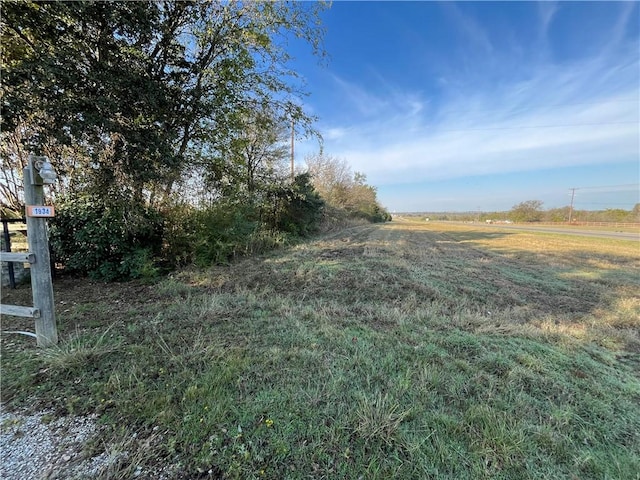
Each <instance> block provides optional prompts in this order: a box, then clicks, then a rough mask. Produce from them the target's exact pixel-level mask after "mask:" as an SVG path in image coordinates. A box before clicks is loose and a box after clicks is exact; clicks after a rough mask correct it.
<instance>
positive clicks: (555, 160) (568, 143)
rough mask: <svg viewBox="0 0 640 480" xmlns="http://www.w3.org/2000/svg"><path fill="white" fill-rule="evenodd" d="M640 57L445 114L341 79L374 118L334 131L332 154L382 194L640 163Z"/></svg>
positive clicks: (470, 93)
mask: <svg viewBox="0 0 640 480" xmlns="http://www.w3.org/2000/svg"><path fill="white" fill-rule="evenodd" d="M549 18H551V17H549ZM637 48H638V44H637V43H635V45H631V46H627V47H626V48H619V49H618V52H619V53H620V54H619V55H618V57H617V58H616V57H615V56H609V55H607V56H597V57H594V58H591V59H588V60H585V61H582V62H580V63H572V64H568V63H567V64H563V65H553V64H540V65H538V66H537V68H535V69H529V71H533V72H534V73H533V74H530V75H529V76H528V77H525V78H521V79H519V80H515V81H512V82H510V83H508V82H504V83H502V84H500V85H495V86H492V87H490V88H485V89H482V88H480V87H479V86H477V87H476V88H474V89H465V90H463V91H457V92H450V94H449V96H447V97H445V100H444V101H443V103H442V104H441V105H440V106H439V107H438V109H437V110H434V109H433V108H425V106H426V105H429V100H430V99H428V98H423V97H422V96H421V95H420V94H419V93H416V92H413V91H412V92H404V93H403V92H402V91H401V90H400V89H399V88H396V89H394V92H393V93H391V94H389V95H388V96H387V97H386V98H381V97H380V96H379V94H375V93H372V92H369V91H367V90H365V89H364V88H363V87H361V86H357V87H356V86H354V85H352V84H349V83H347V82H344V81H342V80H340V79H339V78H338V77H336V81H337V82H339V83H340V84H342V85H343V87H344V88H345V91H346V92H347V93H349V94H350V97H349V98H350V99H351V101H353V102H354V104H355V105H356V106H357V107H358V108H359V111H360V112H361V113H362V114H366V117H365V118H364V120H363V122H362V123H358V124H353V125H350V124H340V123H338V124H334V125H331V126H330V127H329V128H327V129H326V134H325V140H326V143H325V151H327V153H330V154H334V155H336V156H339V157H341V158H345V159H347V161H348V162H349V163H350V164H351V165H352V167H353V169H354V170H356V171H363V172H365V173H367V175H368V177H369V180H370V181H371V182H372V183H373V184H376V185H385V184H394V183H409V182H419V181H427V180H435V179H447V178H457V177H464V176H468V175H473V174H496V173H505V172H514V171H529V170H535V169H541V168H550V167H562V166H575V165H590V164H602V163H606V162H608V161H630V160H633V159H634V158H636V159H637V158H638V156H639V155H640V152H639V144H640V131H639V125H638V121H639V117H640V114H639V107H638V105H639V103H638V93H639V92H638V82H639V78H638V56H637ZM607 50H608V49H607ZM634 52H635V53H634ZM514 76H515V75H514ZM374 113H375V115H374Z"/></svg>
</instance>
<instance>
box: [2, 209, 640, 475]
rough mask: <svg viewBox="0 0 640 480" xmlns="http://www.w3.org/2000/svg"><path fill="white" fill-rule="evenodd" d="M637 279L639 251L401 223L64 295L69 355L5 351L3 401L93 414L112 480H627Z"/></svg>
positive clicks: (63, 288)
mask: <svg viewBox="0 0 640 480" xmlns="http://www.w3.org/2000/svg"><path fill="white" fill-rule="evenodd" d="M639 266H640V265H638V254H637V243H636V242H632V241H623V240H607V239H598V238H587V237H577V236H568V235H549V234H542V233H536V232H515V231H508V230H504V231H502V230H499V229H493V230H492V231H491V232H485V231H480V230H474V229H473V228H472V227H470V226H465V225H448V224H442V223H440V224H438V223H435V224H430V223H425V222H424V221H421V222H413V223H412V222H401V221H395V222H392V223H386V224H383V225H370V226H361V227H356V228H352V229H347V230H343V231H341V232H339V233H334V234H331V235H329V236H326V237H322V238H319V239H316V240H314V241H309V242H307V243H303V244H298V245H296V246H293V247H289V248H286V249H280V250H278V251H277V252H270V253H268V254H265V255H262V256H258V257H254V258H247V259H242V260H240V261H237V262H233V263H231V264H230V265H228V266H219V267H214V268H210V269H207V270H186V271H182V272H180V273H177V274H174V275H173V276H172V277H168V278H163V279H161V280H158V281H157V283H153V284H148V283H140V282H129V283H125V284H107V285H105V284H90V283H88V282H86V281H77V280H74V279H69V278H66V279H65V278H63V279H61V280H59V281H57V282H56V285H55V292H56V304H57V305H59V309H58V319H59V322H60V335H61V338H62V339H64V340H63V342H62V344H61V346H60V348H59V349H55V350H51V351H47V354H46V355H45V354H43V352H40V351H37V350H36V349H35V347H34V346H33V345H32V344H31V343H30V342H31V339H27V338H23V337H22V336H15V335H7V334H4V333H3V334H2V336H1V337H0V338H1V340H2V358H3V378H2V383H3V385H2V401H3V405H6V406H7V407H8V408H12V407H17V406H20V407H23V406H25V405H29V406H31V408H52V409H53V410H54V413H55V414H56V415H62V414H85V413H93V412H96V413H98V414H99V416H100V422H101V424H102V425H103V428H104V429H103V430H101V431H100V432H99V437H98V438H96V439H95V441H94V442H92V443H90V444H88V445H87V446H86V449H87V452H86V453H87V454H97V453H99V452H101V451H103V450H104V449H105V448H106V449H107V450H108V451H109V452H120V454H119V455H116V454H114V455H113V456H111V457H110V458H111V459H112V461H111V464H110V465H109V466H108V468H105V470H104V471H103V472H101V473H100V474H99V475H98V476H97V477H98V478H103V479H104V478H130V476H131V474H132V472H133V471H136V474H137V475H138V476H137V478H149V479H151V478H159V476H160V472H162V474H163V475H166V476H168V477H169V478H229V479H230V478H242V479H248V478H274V479H276V478H289V479H298V478H300V479H302V478H345V479H347V478H349V479H351V478H361V477H362V478H405V479H425V478H434V479H436V478H437V479H447V478H450V479H465V478H467V479H478V478H504V479H522V478H539V479H556V478H574V477H575V478H581V479H585V480H586V479H602V478H615V479H621V480H627V479H629V480H633V479H637V473H638V471H640V455H639V454H638V452H640V435H639V432H640V411H639V410H638V400H639V398H640V376H638V372H639V371H640V356H639V354H638V352H639V351H640V338H639V337H638V331H639V329H638V327H639V324H638V318H640V298H639V297H638V278H637V269H638V267H639ZM3 296H4V298H3V303H4V302H9V303H20V301H21V299H24V300H25V301H26V302H28V300H29V298H30V292H29V290H28V288H22V289H19V290H15V291H3ZM24 325H25V323H24V322H23V321H21V320H18V319H14V318H9V317H6V318H3V330H23V329H24V328H25V327H24ZM134 434H135V435H134ZM105 445H106V446H105ZM138 467H139V469H138ZM61 476H64V472H61Z"/></svg>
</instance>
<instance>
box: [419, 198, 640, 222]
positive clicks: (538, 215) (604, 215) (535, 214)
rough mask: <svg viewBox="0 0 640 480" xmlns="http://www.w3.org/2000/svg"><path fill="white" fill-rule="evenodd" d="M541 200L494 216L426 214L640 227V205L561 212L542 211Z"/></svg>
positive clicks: (437, 217)
mask: <svg viewBox="0 0 640 480" xmlns="http://www.w3.org/2000/svg"><path fill="white" fill-rule="evenodd" d="M543 205H544V204H543V202H542V201H541V200H526V201H524V202H520V203H518V204H516V205H514V206H513V207H512V208H511V210H506V211H493V212H480V211H475V212H435V213H428V214H427V213H424V214H421V216H425V215H426V216H428V217H429V218H430V219H432V220H445V221H446V220H452V221H481V222H485V221H505V220H508V221H512V222H557V223H563V222H564V223H568V222H569V219H570V218H571V222H572V223H573V222H617V223H640V203H637V204H636V205H635V206H634V207H633V208H632V209H630V210H625V209H622V208H607V209H603V210H583V209H576V208H571V207H570V206H569V205H567V206H566V207H560V208H549V209H544V208H543Z"/></svg>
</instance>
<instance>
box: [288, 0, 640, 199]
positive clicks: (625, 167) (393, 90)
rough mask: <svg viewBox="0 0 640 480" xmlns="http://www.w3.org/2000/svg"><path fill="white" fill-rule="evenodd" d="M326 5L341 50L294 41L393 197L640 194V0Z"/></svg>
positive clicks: (331, 37)
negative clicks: (324, 58)
mask: <svg viewBox="0 0 640 480" xmlns="http://www.w3.org/2000/svg"><path fill="white" fill-rule="evenodd" d="M323 21H324V25H325V26H326V28H327V33H326V37H325V48H326V50H327V52H328V54H329V60H328V62H326V64H325V65H320V64H318V61H317V59H314V58H312V57H311V55H310V53H309V52H308V51H307V50H308V49H307V50H305V49H302V48H298V46H297V45H294V50H293V52H292V53H293V55H294V56H295V57H296V60H295V61H294V62H293V67H294V68H295V69H296V70H297V71H298V72H299V73H300V74H301V75H302V76H303V78H304V80H305V81H306V85H307V89H308V91H309V92H310V93H311V95H310V96H309V97H306V98H305V99H304V103H305V108H307V110H308V111H309V112H310V113H312V114H314V115H317V116H318V118H319V120H318V123H317V125H316V126H317V128H318V129H319V130H320V132H321V134H322V135H323V137H324V152H325V153H326V154H327V155H331V156H335V157H338V158H340V159H344V160H346V161H347V162H348V163H349V164H350V165H351V167H352V168H353V169H354V170H355V171H359V172H363V173H365V174H366V175H367V179H368V182H369V183H370V184H371V185H374V186H376V187H377V189H378V197H379V199H380V201H381V203H382V204H383V205H385V206H386V207H387V208H388V209H389V210H391V211H443V210H451V211H452V210H458V211H463V210H485V211H488V210H508V209H510V208H511V207H512V206H513V205H515V204H516V203H519V202H521V201H524V200H533V199H535V200H542V201H543V202H544V207H545V208H552V207H558V206H564V205H568V204H569V201H570V191H569V188H572V187H578V188H580V190H577V191H576V198H575V206H576V207H577V208H587V209H599V208H607V207H609V208H627V209H628V208H631V207H632V206H633V204H634V203H636V202H638V201H640V199H639V194H638V182H639V179H640V166H639V159H640V124H639V120H640V102H639V94H640V92H639V88H640V64H639V57H640V53H639V52H640V5H639V4H638V3H636V2H621V3H615V2H537V3H535V2H499V3H494V2H462V3H454V2H340V1H338V2H334V3H333V5H332V7H331V8H330V9H329V10H327V11H326V12H325V13H324V14H323ZM317 151H318V145H317V143H315V142H313V141H311V140H302V139H299V140H298V143H297V147H296V161H297V162H298V163H299V164H301V163H303V159H304V157H305V156H306V155H309V154H312V153H315V152H317ZM608 186H615V187H611V188H608ZM595 187H599V188H595ZM602 187H606V188H602Z"/></svg>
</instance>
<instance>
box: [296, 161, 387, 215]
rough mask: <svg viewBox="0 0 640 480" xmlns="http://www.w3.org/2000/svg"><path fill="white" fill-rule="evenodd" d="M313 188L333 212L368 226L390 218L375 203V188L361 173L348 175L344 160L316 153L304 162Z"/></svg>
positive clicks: (348, 168)
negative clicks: (336, 211)
mask: <svg viewBox="0 0 640 480" xmlns="http://www.w3.org/2000/svg"><path fill="white" fill-rule="evenodd" d="M305 162H306V164H307V169H308V172H309V174H310V175H311V179H312V181H313V185H314V187H315V188H316V190H317V191H318V193H319V194H320V196H321V197H322V198H323V199H324V200H325V201H326V202H327V204H328V205H330V206H331V207H333V208H337V209H340V210H344V211H345V212H346V213H347V214H348V215H349V216H351V217H355V218H364V219H366V220H368V221H370V222H386V221H390V220H391V215H389V213H388V212H387V211H386V210H385V209H384V208H383V207H382V206H380V204H379V203H378V200H377V193H376V189H375V187H372V186H370V185H367V183H366V181H367V178H366V176H365V175H364V174H363V173H359V172H355V173H352V172H351V168H350V167H349V165H348V164H347V162H346V161H345V160H340V159H337V158H335V157H331V156H328V155H324V154H323V153H319V154H317V155H313V156H310V157H307V158H306V159H305Z"/></svg>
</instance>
